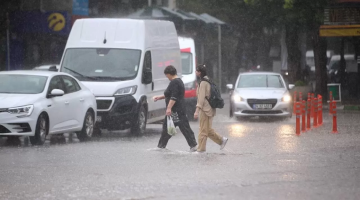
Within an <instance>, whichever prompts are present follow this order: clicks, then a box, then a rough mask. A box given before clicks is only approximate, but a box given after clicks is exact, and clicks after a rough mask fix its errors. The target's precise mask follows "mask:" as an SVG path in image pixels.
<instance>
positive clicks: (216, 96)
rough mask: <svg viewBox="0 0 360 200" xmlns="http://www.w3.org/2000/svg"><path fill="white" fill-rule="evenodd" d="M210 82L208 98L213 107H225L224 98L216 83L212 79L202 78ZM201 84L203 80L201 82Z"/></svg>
mask: <svg viewBox="0 0 360 200" xmlns="http://www.w3.org/2000/svg"><path fill="white" fill-rule="evenodd" d="M201 81H206V82H208V83H210V97H209V98H206V99H207V100H208V102H209V104H210V106H211V107H212V108H224V105H225V103H224V100H223V99H222V98H221V94H220V91H219V89H218V88H217V86H216V85H215V83H213V82H212V81H210V80H204V79H203V80H201ZM200 84H201V82H200Z"/></svg>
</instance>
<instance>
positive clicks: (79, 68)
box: [61, 48, 141, 81]
mask: <svg viewBox="0 0 360 200" xmlns="http://www.w3.org/2000/svg"><path fill="white" fill-rule="evenodd" d="M140 55H141V51H140V50H129V49H106V48H93V49H68V50H66V53H65V56H64V61H63V63H62V66H61V71H62V72H66V73H69V74H71V75H73V76H75V77H76V78H78V79H79V80H81V81H121V80H131V79H134V78H135V77H136V75H137V72H138V69H139V63H140Z"/></svg>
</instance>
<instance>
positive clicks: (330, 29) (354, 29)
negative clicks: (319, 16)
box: [320, 25, 360, 37]
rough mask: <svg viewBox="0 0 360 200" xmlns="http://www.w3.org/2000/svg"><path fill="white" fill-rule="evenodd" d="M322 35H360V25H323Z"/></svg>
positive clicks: (321, 28)
mask: <svg viewBox="0 0 360 200" xmlns="http://www.w3.org/2000/svg"><path fill="white" fill-rule="evenodd" d="M320 36H321V37H353V36H360V25H333V26H321V27H320Z"/></svg>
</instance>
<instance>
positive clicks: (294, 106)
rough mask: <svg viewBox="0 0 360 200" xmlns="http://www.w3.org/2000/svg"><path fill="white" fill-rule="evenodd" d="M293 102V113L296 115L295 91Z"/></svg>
mask: <svg viewBox="0 0 360 200" xmlns="http://www.w3.org/2000/svg"><path fill="white" fill-rule="evenodd" d="M293 102H294V105H293V113H294V114H295V113H296V91H294V98H293Z"/></svg>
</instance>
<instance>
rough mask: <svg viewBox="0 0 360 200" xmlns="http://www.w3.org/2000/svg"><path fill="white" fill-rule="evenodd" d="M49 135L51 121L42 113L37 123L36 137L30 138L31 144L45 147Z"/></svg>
mask: <svg viewBox="0 0 360 200" xmlns="http://www.w3.org/2000/svg"><path fill="white" fill-rule="evenodd" d="M48 133H49V121H48V119H47V117H46V115H45V114H44V113H42V114H41V115H40V116H39V118H38V120H37V123H36V129H35V135H34V136H30V143H31V144H32V145H43V144H44V143H45V140H46V136H47V135H48Z"/></svg>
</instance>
